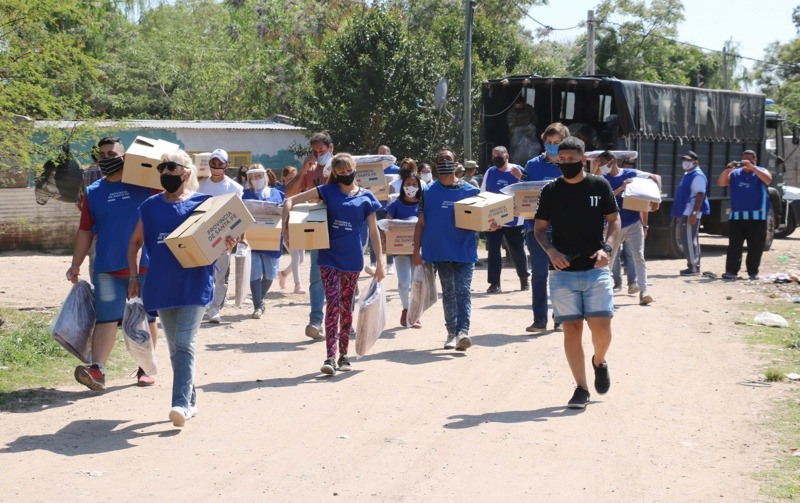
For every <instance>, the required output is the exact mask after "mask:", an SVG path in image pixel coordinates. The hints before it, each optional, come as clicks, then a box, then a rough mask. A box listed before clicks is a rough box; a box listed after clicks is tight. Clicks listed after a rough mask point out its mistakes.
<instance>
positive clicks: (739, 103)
mask: <svg viewBox="0 0 800 503" xmlns="http://www.w3.org/2000/svg"><path fill="white" fill-rule="evenodd" d="M612 82H613V86H614V87H615V88H616V89H615V93H614V94H615V95H616V97H617V98H620V94H622V95H624V101H625V103H626V106H627V108H628V114H629V117H630V118H633V119H634V123H638V125H639V127H638V134H639V135H641V136H643V137H646V138H666V139H678V138H684V139H689V140H711V139H715V140H725V141H732V142H755V141H760V140H761V139H763V138H764V133H765V131H764V127H765V126H764V124H765V122H764V109H765V106H766V103H765V98H764V96H763V95H761V94H749V93H739V92H733V91H717V90H710V89H709V90H707V89H699V88H693V87H680V86H667V85H661V84H648V83H642V82H631V81H624V80H622V81H614V80H612ZM619 91H622V93H620V92H619ZM626 118H627V117H626ZM622 122H623V123H624V122H626V121H624V119H623V121H622ZM623 127H624V126H623ZM634 131H635V130H634ZM634 131H630V132H631V133H634ZM634 134H635V133H634Z"/></svg>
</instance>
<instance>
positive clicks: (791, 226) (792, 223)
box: [775, 211, 797, 239]
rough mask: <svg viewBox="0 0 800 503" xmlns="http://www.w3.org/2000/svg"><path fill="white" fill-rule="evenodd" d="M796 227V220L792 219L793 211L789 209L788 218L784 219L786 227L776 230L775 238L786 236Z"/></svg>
mask: <svg viewBox="0 0 800 503" xmlns="http://www.w3.org/2000/svg"><path fill="white" fill-rule="evenodd" d="M796 228H797V222H795V221H794V213H792V212H791V211H789V218H788V219H786V227H784V228H783V229H782V230H780V231H776V232H775V237H776V238H777V239H784V238H788V237H789V236H790V235H791V234H792V233H793V232H794V230H795V229H796Z"/></svg>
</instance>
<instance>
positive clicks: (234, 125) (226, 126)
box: [36, 119, 305, 131]
mask: <svg viewBox="0 0 800 503" xmlns="http://www.w3.org/2000/svg"><path fill="white" fill-rule="evenodd" d="M82 123H83V121H36V126H37V127H57V128H61V129H69V128H72V127H73V126H74V125H75V124H82ZM123 124H124V125H125V126H126V128H128V129H169V130H179V129H222V130H232V129H234V130H236V129H238V130H260V131H304V130H305V128H302V127H299V126H294V125H292V124H290V123H288V122H284V121H283V120H276V119H268V120H257V121H178V120H126V121H100V122H97V123H96V126H97V127H100V128H117V127H119V126H120V125H123Z"/></svg>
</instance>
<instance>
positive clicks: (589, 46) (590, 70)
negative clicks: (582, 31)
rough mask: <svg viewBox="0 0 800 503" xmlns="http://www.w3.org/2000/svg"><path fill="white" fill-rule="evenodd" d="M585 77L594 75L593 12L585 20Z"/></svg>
mask: <svg viewBox="0 0 800 503" xmlns="http://www.w3.org/2000/svg"><path fill="white" fill-rule="evenodd" d="M586 75H594V11H593V10H590V11H589V14H588V16H587V18H586Z"/></svg>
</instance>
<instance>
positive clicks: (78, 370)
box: [75, 364, 106, 391]
mask: <svg viewBox="0 0 800 503" xmlns="http://www.w3.org/2000/svg"><path fill="white" fill-rule="evenodd" d="M75 380H76V381H78V382H79V383H81V384H83V385H84V386H86V387H87V388H89V389H90V390H92V391H105V390H106V376H105V375H103V373H102V372H101V371H100V366H98V365H97V364H94V365H89V366H86V365H78V366H77V367H75Z"/></svg>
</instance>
